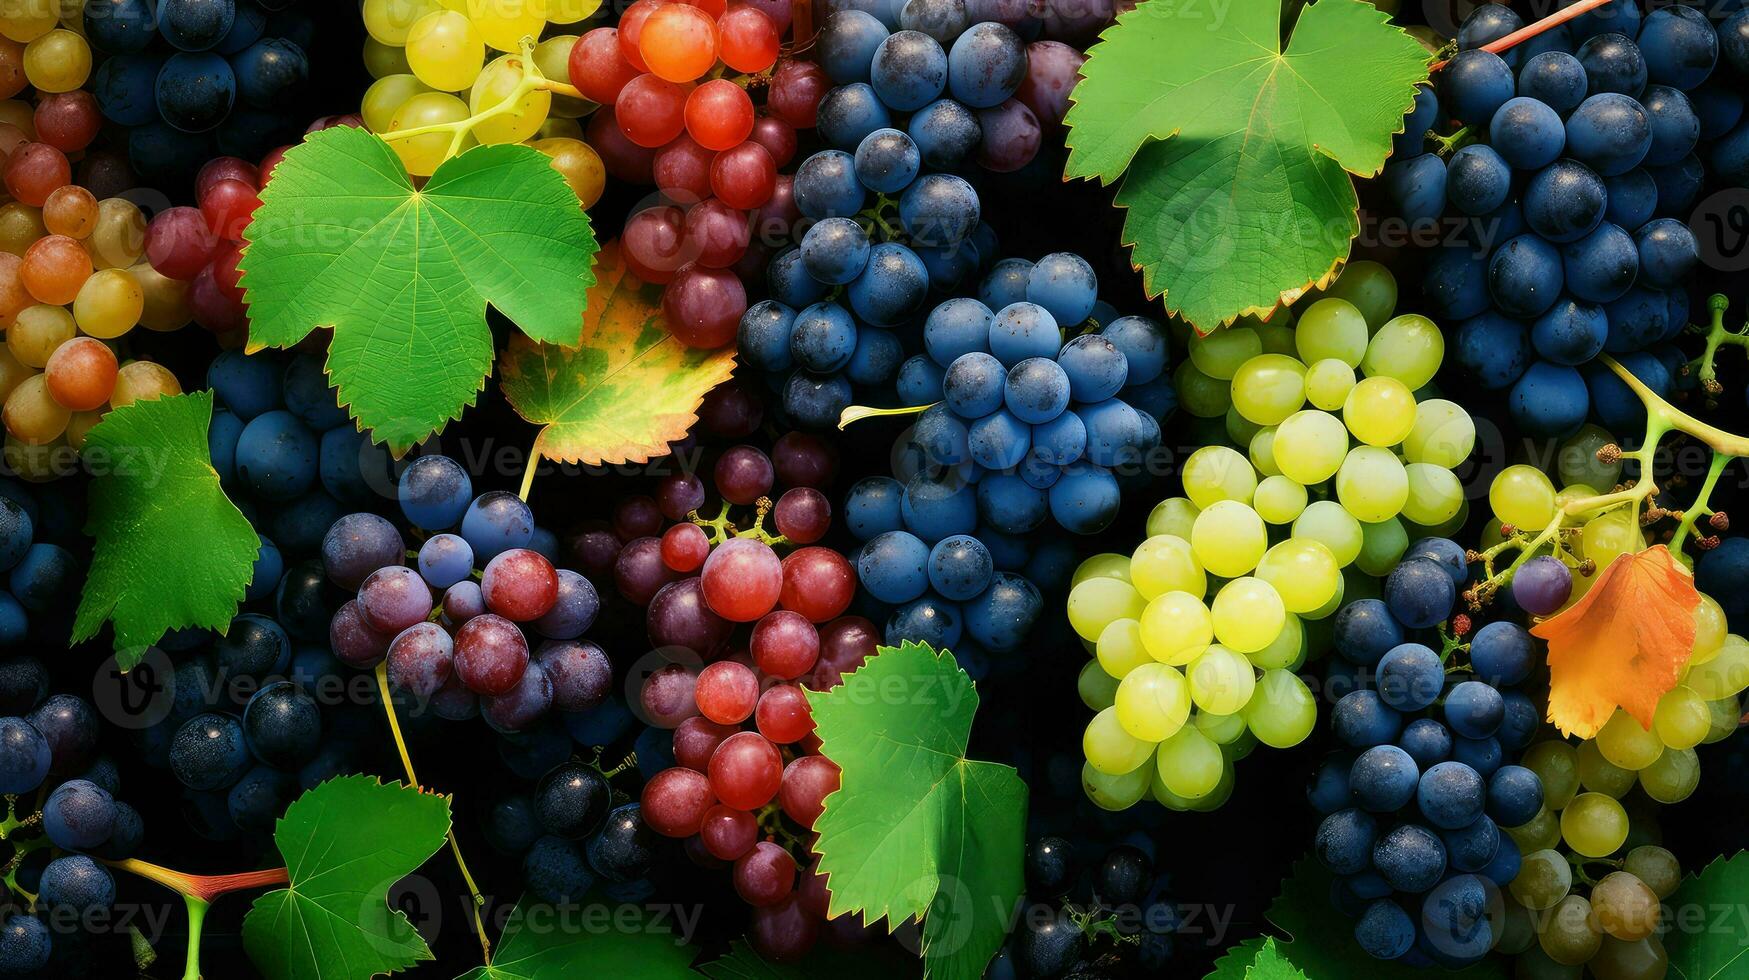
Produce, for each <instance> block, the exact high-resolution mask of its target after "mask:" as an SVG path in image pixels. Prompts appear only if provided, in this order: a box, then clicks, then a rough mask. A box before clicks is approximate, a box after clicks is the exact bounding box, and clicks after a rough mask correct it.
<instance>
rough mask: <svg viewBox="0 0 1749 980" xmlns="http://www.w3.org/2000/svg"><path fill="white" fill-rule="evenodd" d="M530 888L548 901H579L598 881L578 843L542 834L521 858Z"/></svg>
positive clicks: (523, 874) (523, 871) (523, 872)
mask: <svg viewBox="0 0 1749 980" xmlns="http://www.w3.org/2000/svg"><path fill="white" fill-rule="evenodd" d="M522 877H523V880H524V881H525V882H527V884H528V889H529V891H531V892H534V893H535V894H536V895H538V896H540V897H541V898H542V899H544V900H546V901H548V902H554V903H559V902H573V901H578V900H580V899H581V898H582V897H583V895H584V894H585V893H587V892H588V891H589V887H590V886H591V885H593V884H594V883H595V876H594V875H592V874H590V873H589V865H588V864H587V863H586V862H585V861H584V859H583V855H582V854H581V853H580V852H579V851H578V850H577V845H576V844H574V843H572V842H571V841H568V840H565V839H563V838H560V837H552V836H548V837H542V838H541V839H539V840H537V841H535V842H534V845H533V846H532V847H530V848H529V849H528V854H527V855H525V856H524V857H523V859H522Z"/></svg>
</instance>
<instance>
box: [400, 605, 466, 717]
mask: <svg viewBox="0 0 1749 980" xmlns="http://www.w3.org/2000/svg"><path fill="white" fill-rule="evenodd" d="M454 656H455V642H454V641H453V640H451V639H450V636H449V633H448V632H446V631H445V630H444V628H443V627H441V626H439V625H437V624H436V623H414V624H413V625H412V626H409V627H407V628H406V629H404V630H402V631H401V635H399V636H397V637H395V638H394V640H393V641H391V642H390V643H389V682H390V683H392V684H394V685H395V686H396V687H397V688H400V689H401V690H403V691H407V692H409V693H411V694H415V695H418V696H419V697H422V698H428V697H430V696H432V695H433V694H436V693H437V690H438V688H441V687H442V686H443V683H444V681H447V680H449V675H450V673H451V671H452V670H453V669H454V667H455V661H454Z"/></svg>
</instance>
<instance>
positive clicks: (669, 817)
mask: <svg viewBox="0 0 1749 980" xmlns="http://www.w3.org/2000/svg"><path fill="white" fill-rule="evenodd" d="M638 802H639V804H640V807H639V808H640V810H642V812H643V816H644V823H646V824H648V825H649V826H650V829H651V830H654V831H655V832H656V833H658V834H661V835H662V836H664V837H691V836H692V835H693V834H696V833H698V828H699V827H700V825H702V824H703V823H704V815H705V812H706V811H707V810H709V809H710V808H711V807H713V806H715V805H716V802H717V799H716V796H715V795H713V794H712V793H711V782H710V780H709V779H707V778H705V775H704V773H702V772H696V771H694V770H691V769H682V768H679V767H676V768H673V769H664V770H662V771H661V772H659V773H657V774H656V775H655V777H654V778H652V779H651V780H650V781H649V782H647V783H645V784H644V792H643V793H642V794H641V795H640V796H639V798H638Z"/></svg>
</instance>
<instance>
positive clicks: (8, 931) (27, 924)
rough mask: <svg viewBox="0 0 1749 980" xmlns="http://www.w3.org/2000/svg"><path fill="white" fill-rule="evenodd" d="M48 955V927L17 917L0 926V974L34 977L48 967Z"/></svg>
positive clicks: (22, 915) (19, 915)
mask: <svg viewBox="0 0 1749 980" xmlns="http://www.w3.org/2000/svg"><path fill="white" fill-rule="evenodd" d="M39 853H42V852H39ZM52 951H53V950H52V948H51V945H50V941H49V927H48V926H45V925H43V922H42V920H41V919H37V918H33V917H31V916H29V915H24V914H17V915H11V916H8V917H7V919H6V921H5V923H4V924H0V970H4V971H5V972H7V973H8V974H11V975H13V976H25V975H29V974H32V973H35V972H36V971H38V970H40V969H42V968H43V967H44V966H47V965H48V962H49V954H50V953H51V952H52Z"/></svg>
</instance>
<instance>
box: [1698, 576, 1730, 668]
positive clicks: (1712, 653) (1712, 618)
mask: <svg viewBox="0 0 1749 980" xmlns="http://www.w3.org/2000/svg"><path fill="white" fill-rule="evenodd" d="M1693 615H1694V646H1693V647H1692V648H1691V649H1690V651H1689V654H1688V663H1689V665H1690V666H1693V665H1695V664H1704V663H1706V662H1707V661H1708V660H1711V659H1713V658H1714V657H1716V656H1718V655H1719V651H1721V650H1723V649H1724V648H1725V637H1726V636H1728V635H1729V633H1730V624H1729V623H1727V622H1726V621H1725V610H1724V607H1723V606H1720V605H1719V603H1718V600H1716V599H1714V598H1713V597H1712V596H1710V595H1707V594H1706V593H1705V592H1702V593H1700V602H1699V604H1697V605H1696V606H1695V607H1694V614H1693Z"/></svg>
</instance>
